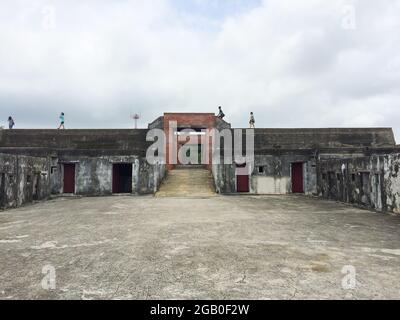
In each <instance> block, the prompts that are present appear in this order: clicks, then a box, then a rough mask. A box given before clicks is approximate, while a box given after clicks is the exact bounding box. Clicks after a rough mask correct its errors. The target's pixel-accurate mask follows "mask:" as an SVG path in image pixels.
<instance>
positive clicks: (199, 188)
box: [156, 166, 216, 197]
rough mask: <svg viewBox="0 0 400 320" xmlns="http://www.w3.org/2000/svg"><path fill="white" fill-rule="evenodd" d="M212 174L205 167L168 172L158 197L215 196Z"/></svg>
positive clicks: (179, 168) (185, 167)
mask: <svg viewBox="0 0 400 320" xmlns="http://www.w3.org/2000/svg"><path fill="white" fill-rule="evenodd" d="M215 195H216V193H215V186H214V179H213V177H212V173H211V172H210V171H209V170H207V169H205V168H204V167H203V166H178V168H177V169H176V170H171V171H169V172H168V174H167V177H166V178H165V180H164V181H163V182H162V184H161V186H160V190H159V191H158V192H157V193H156V196H157V197H211V196H215Z"/></svg>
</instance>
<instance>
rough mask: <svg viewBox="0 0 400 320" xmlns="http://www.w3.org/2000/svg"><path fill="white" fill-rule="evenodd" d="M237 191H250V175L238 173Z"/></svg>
mask: <svg viewBox="0 0 400 320" xmlns="http://www.w3.org/2000/svg"><path fill="white" fill-rule="evenodd" d="M236 184H237V186H236V191H237V192H249V176H248V175H240V176H239V175H238V176H236Z"/></svg>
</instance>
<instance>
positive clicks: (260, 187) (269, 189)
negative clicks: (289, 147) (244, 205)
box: [212, 154, 317, 194]
mask: <svg viewBox="0 0 400 320" xmlns="http://www.w3.org/2000/svg"><path fill="white" fill-rule="evenodd" d="M296 162H301V163H303V178H304V193H305V194H316V193H317V173H316V163H315V160H314V159H313V157H312V156H311V157H310V156H307V155H295V154H285V155H262V156H261V155H256V156H255V161H254V170H253V172H252V174H251V175H249V179H250V181H249V187H250V193H254V194H288V193H291V192H292V179H291V165H292V163H296ZM259 168H262V169H261V171H260V170H259ZM212 171H213V176H214V181H215V185H216V189H217V192H219V193H234V192H236V167H235V165H225V164H219V165H213V166H212Z"/></svg>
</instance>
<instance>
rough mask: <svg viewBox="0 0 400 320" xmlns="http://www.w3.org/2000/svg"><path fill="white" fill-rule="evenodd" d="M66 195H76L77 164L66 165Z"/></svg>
mask: <svg viewBox="0 0 400 320" xmlns="http://www.w3.org/2000/svg"><path fill="white" fill-rule="evenodd" d="M64 193H75V164H74V163H65V164H64Z"/></svg>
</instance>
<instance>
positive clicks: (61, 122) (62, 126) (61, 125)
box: [58, 112, 65, 129]
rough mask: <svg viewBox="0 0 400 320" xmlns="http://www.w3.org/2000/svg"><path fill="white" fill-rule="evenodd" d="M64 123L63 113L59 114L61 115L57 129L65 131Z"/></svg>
mask: <svg viewBox="0 0 400 320" xmlns="http://www.w3.org/2000/svg"><path fill="white" fill-rule="evenodd" d="M64 122H65V118H64V112H61V114H60V126H59V127H58V129H65V126H64Z"/></svg>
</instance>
